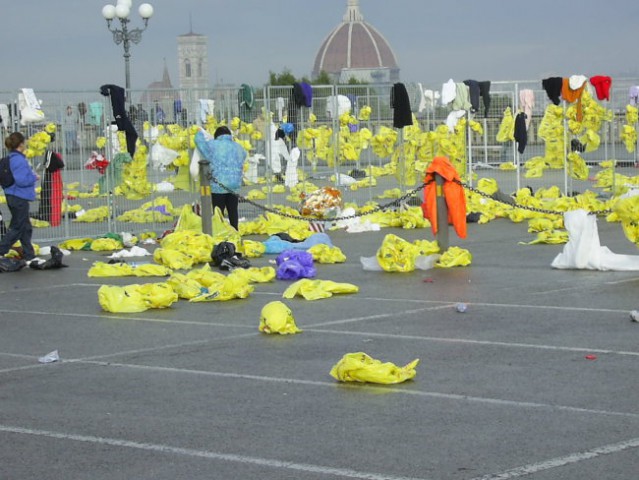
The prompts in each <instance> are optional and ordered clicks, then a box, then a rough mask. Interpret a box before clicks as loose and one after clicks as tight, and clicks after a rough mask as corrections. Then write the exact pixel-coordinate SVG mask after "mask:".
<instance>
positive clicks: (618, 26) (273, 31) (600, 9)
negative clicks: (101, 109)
mask: <svg viewBox="0 0 639 480" xmlns="http://www.w3.org/2000/svg"><path fill="white" fill-rule="evenodd" d="M105 3H106V2H105V1H104V0H61V1H52V0H22V1H20V2H12V5H13V6H12V7H9V6H8V5H4V6H3V8H2V14H1V16H2V34H1V37H0V38H2V39H3V40H4V41H3V42H2V48H0V63H1V65H2V67H1V68H0V91H8V90H15V89H17V88H20V87H31V88H35V89H37V90H59V89H68V90H78V89H80V90H93V89H95V88H97V87H99V86H100V85H102V84H104V83H115V84H119V85H124V60H123V57H122V53H123V49H122V46H121V45H120V46H117V45H115V44H114V43H113V41H112V36H111V34H110V33H109V32H108V31H107V29H106V22H105V21H104V19H103V18H102V15H101V9H102V7H103V5H104V4H105ZM113 3H115V0H114V1H113ZM140 3H142V2H140V1H134V6H133V13H132V17H133V22H132V23H133V26H134V27H135V26H141V25H142V22H141V20H140V18H139V16H138V14H137V8H138V6H139V5H140ZM150 3H152V5H153V6H154V8H155V14H154V16H153V18H152V19H151V21H150V23H149V28H148V30H147V31H146V32H144V36H143V39H142V43H140V44H139V45H134V46H133V50H132V60H131V66H132V87H133V88H134V89H141V88H144V87H145V86H146V85H148V84H149V83H150V82H152V81H154V80H160V79H161V77H162V70H163V59H164V58H166V62H167V65H168V68H169V73H170V75H171V80H172V82H173V85H174V86H176V87H177V86H178V77H177V40H176V37H177V36H178V35H180V34H184V33H188V31H189V15H192V18H193V31H194V32H196V33H201V34H204V35H207V36H208V40H209V65H210V77H211V81H212V82H211V83H213V82H215V80H216V79H217V80H218V81H223V82H226V83H235V84H240V83H249V84H252V85H262V84H264V83H265V82H266V81H267V79H268V72H269V70H272V71H275V72H280V71H282V70H283V69H284V68H288V69H290V70H291V71H292V72H293V73H294V74H295V75H297V76H302V75H310V72H311V70H312V67H313V60H314V58H315V54H316V53H317V49H318V48H319V46H320V43H321V42H322V40H323V39H324V37H325V36H326V35H327V34H328V33H329V32H330V31H331V30H332V29H333V28H334V27H335V26H337V24H338V23H339V22H340V21H341V19H342V16H343V14H344V12H345V10H346V0H226V1H222V0H151V2H150ZM360 4H361V10H362V13H363V15H364V19H365V21H366V22H368V23H370V24H372V25H373V26H374V27H376V28H377V29H378V30H380V31H381V32H382V33H383V34H384V35H385V37H386V38H387V40H388V41H389V43H390V44H391V46H392V48H393V49H394V51H395V54H396V55H397V58H398V61H399V65H400V68H401V79H402V81H404V82H410V81H420V82H423V83H424V84H427V85H433V86H435V85H437V84H440V85H441V83H442V82H444V81H446V80H447V79H448V78H453V79H455V80H459V81H461V80H463V79H466V78H474V79H478V80H493V81H494V80H536V79H541V78H544V77H547V76H551V75H557V76H569V75H572V74H585V75H594V74H604V75H606V74H607V75H612V76H621V75H623V76H626V77H628V76H639V68H637V61H638V59H637V57H638V55H637V44H638V42H637V28H638V27H637V21H638V20H639V2H637V0H609V1H607V2H602V1H595V0H581V1H579V2H572V1H569V0H534V1H533V0H529V1H525V0H514V1H513V0H438V1H430V0H394V1H389V0H360ZM114 23H115V22H114Z"/></svg>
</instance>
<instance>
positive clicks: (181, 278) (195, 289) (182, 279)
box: [166, 273, 202, 300]
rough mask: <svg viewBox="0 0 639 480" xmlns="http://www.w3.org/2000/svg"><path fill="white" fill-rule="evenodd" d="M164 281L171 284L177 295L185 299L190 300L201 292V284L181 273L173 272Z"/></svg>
mask: <svg viewBox="0 0 639 480" xmlns="http://www.w3.org/2000/svg"><path fill="white" fill-rule="evenodd" d="M166 283H168V284H169V285H170V286H171V288H172V289H173V291H174V292H175V293H177V295H178V297H180V298H184V299H186V300H191V299H192V298H195V297H197V296H198V295H200V294H201V293H202V285H200V284H199V283H198V282H197V280H195V279H193V278H189V277H187V276H186V275H184V274H182V273H174V274H173V275H171V277H170V278H169V279H168V280H167V281H166Z"/></svg>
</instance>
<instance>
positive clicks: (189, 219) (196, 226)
mask: <svg viewBox="0 0 639 480" xmlns="http://www.w3.org/2000/svg"><path fill="white" fill-rule="evenodd" d="M183 230H193V231H194V232H201V231H202V217H200V216H199V215H197V214H195V212H193V207H192V206H191V205H189V204H186V205H183V206H182V210H180V216H179V217H178V221H177V223H176V225H175V229H174V231H175V232H181V231H183Z"/></svg>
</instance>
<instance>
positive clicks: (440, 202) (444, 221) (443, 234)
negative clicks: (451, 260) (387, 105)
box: [435, 173, 450, 253]
mask: <svg viewBox="0 0 639 480" xmlns="http://www.w3.org/2000/svg"><path fill="white" fill-rule="evenodd" d="M445 182H446V180H445V179H444V177H442V176H441V175H439V174H437V173H436V174H435V184H436V185H437V194H436V197H435V202H436V203H437V235H436V238H437V244H438V245H439V251H440V253H444V252H445V251H446V250H448V246H449V243H450V242H449V239H448V238H449V237H448V206H447V205H446V197H444V183H445Z"/></svg>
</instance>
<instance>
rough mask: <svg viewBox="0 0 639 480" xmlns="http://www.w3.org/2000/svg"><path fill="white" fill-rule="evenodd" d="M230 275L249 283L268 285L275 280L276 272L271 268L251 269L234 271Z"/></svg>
mask: <svg viewBox="0 0 639 480" xmlns="http://www.w3.org/2000/svg"><path fill="white" fill-rule="evenodd" d="M232 275H234V276H236V277H238V278H242V279H244V280H246V281H247V282H249V283H268V282H272V281H273V280H274V279H275V275H276V272H275V269H274V268H273V267H262V268H258V267H251V268H238V269H235V270H233V273H232Z"/></svg>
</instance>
